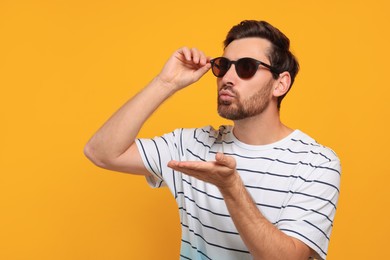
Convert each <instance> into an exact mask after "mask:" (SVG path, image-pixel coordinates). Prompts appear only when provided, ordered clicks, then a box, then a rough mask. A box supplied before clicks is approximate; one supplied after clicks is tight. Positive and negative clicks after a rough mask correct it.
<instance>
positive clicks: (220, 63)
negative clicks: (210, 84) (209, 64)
mask: <svg viewBox="0 0 390 260" xmlns="http://www.w3.org/2000/svg"><path fill="white" fill-rule="evenodd" d="M229 64H230V62H229V60H228V59H226V58H217V59H215V61H214V64H213V68H212V69H213V73H214V75H215V76H217V77H223V76H224V75H225V74H226V72H227V71H228V70H229Z"/></svg>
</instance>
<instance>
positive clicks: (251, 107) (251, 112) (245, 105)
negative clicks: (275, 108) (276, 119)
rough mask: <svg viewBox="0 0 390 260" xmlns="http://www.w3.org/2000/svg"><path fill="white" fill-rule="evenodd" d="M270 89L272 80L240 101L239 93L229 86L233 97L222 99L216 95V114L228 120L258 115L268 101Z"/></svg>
mask: <svg viewBox="0 0 390 260" xmlns="http://www.w3.org/2000/svg"><path fill="white" fill-rule="evenodd" d="M227 88H229V87H227ZM271 89H272V82H268V83H267V84H266V85H265V87H263V88H261V89H260V90H259V91H258V92H256V93H255V94H253V95H252V96H250V97H249V98H247V99H245V100H242V101H241V99H240V95H239V93H237V92H236V91H234V89H232V88H230V91H231V92H233V93H234V94H235V99H234V100H233V101H223V100H221V99H220V98H219V97H218V114H219V115H220V116H221V117H223V118H226V119H229V120H241V119H245V118H249V117H253V116H256V115H259V114H261V113H263V112H264V110H265V109H266V108H267V107H268V105H269V103H270V91H271Z"/></svg>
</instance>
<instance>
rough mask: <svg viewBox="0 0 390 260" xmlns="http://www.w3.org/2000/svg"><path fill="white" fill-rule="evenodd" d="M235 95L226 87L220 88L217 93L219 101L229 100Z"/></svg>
mask: <svg viewBox="0 0 390 260" xmlns="http://www.w3.org/2000/svg"><path fill="white" fill-rule="evenodd" d="M235 96H236V95H235V94H234V93H233V92H231V91H229V90H228V89H221V90H220V91H219V93H218V97H219V99H220V100H221V101H230V100H232V99H233V98H234V97H235Z"/></svg>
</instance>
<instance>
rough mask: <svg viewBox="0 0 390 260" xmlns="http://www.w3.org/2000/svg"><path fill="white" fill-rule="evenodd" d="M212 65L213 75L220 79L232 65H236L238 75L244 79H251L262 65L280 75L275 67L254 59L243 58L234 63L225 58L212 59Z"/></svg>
mask: <svg viewBox="0 0 390 260" xmlns="http://www.w3.org/2000/svg"><path fill="white" fill-rule="evenodd" d="M210 63H211V70H212V72H213V74H214V75H215V76H216V77H218V78H222V77H223V76H225V74H226V73H227V72H228V70H229V69H230V67H231V66H232V64H234V67H235V68H236V72H237V75H238V76H239V77H240V78H242V79H249V78H251V77H253V76H254V75H255V74H256V72H257V70H258V68H259V66H260V65H263V66H264V67H266V68H267V69H269V70H270V71H271V72H272V73H274V74H279V72H278V70H277V69H275V68H274V67H272V66H270V65H268V64H266V63H264V62H262V61H259V60H255V59H252V58H241V59H238V60H236V61H234V60H229V59H228V58H225V57H218V58H215V59H212V60H211V61H210Z"/></svg>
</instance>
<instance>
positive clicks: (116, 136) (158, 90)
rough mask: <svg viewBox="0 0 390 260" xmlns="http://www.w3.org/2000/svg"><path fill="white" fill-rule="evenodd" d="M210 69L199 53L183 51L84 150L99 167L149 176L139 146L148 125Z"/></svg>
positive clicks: (169, 61) (196, 51)
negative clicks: (156, 113) (139, 137)
mask: <svg viewBox="0 0 390 260" xmlns="http://www.w3.org/2000/svg"><path fill="white" fill-rule="evenodd" d="M209 69H210V59H209V58H207V57H206V56H205V55H204V54H203V52H201V51H199V50H197V49H194V48H193V49H188V48H181V49H179V50H178V51H176V52H175V53H174V54H173V55H172V56H171V58H170V59H169V60H168V61H167V63H166V64H165V65H164V68H163V69H162V71H161V73H160V74H159V75H158V76H157V77H156V78H154V79H153V80H152V81H151V82H150V83H149V84H148V85H147V86H146V87H145V88H144V89H143V90H142V91H141V92H139V93H138V94H137V95H136V96H134V97H133V98H132V99H130V100H129V101H128V102H127V103H125V104H124V105H123V106H122V107H121V108H120V109H119V110H118V111H117V112H116V113H115V114H114V115H112V117H111V118H110V119H109V120H108V121H107V122H106V123H105V124H104V125H103V126H102V127H101V128H100V129H99V130H98V131H97V132H96V134H95V135H93V136H92V138H91V139H90V140H89V141H88V143H87V145H86V146H85V148H84V153H85V155H86V156H87V157H88V158H89V159H90V160H91V161H92V162H93V163H95V164H96V165H97V166H100V167H102V168H106V169H109V170H114V171H121V172H128V173H134V174H141V175H149V174H150V173H149V172H148V171H147V170H146V168H145V167H144V165H143V163H142V159H141V156H140V154H139V152H138V149H137V147H136V145H135V139H136V137H137V135H138V133H139V131H140V129H141V127H142V125H143V124H144V123H145V121H146V120H147V119H148V118H149V117H150V116H151V115H152V113H153V112H154V111H155V110H156V109H157V108H158V107H159V106H160V105H161V104H162V103H163V102H164V101H165V100H166V99H167V98H169V97H170V96H171V95H173V94H174V93H175V92H176V91H178V90H180V89H182V88H184V87H187V86H189V85H191V84H192V83H194V82H196V81H197V80H199V79H200V78H201V77H202V76H203V75H204V74H205V73H206V72H207V71H208V70H209Z"/></svg>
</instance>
